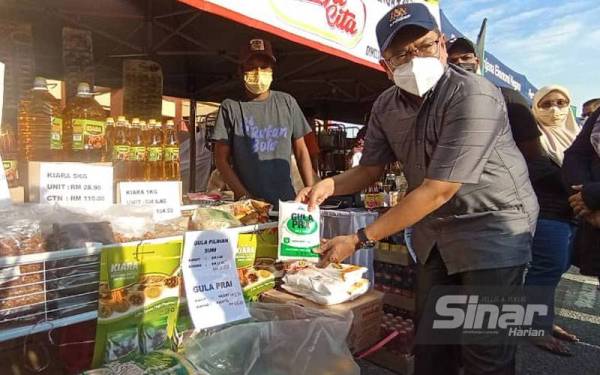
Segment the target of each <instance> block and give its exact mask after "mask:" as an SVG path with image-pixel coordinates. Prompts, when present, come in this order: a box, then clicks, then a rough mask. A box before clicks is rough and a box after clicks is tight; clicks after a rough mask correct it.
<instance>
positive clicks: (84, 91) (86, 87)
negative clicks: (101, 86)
mask: <svg viewBox="0 0 600 375" xmlns="http://www.w3.org/2000/svg"><path fill="white" fill-rule="evenodd" d="M92 95H93V94H92V89H91V87H90V84H89V83H86V82H81V83H80V84H79V85H78V86H77V96H83V97H90V96H92Z"/></svg>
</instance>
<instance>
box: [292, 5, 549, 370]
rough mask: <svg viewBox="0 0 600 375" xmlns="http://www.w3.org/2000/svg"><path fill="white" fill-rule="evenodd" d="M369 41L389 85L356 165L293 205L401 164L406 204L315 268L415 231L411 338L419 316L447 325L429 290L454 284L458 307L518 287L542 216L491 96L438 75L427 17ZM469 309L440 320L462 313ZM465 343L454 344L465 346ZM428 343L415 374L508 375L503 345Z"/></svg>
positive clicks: (381, 27)
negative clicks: (479, 295)
mask: <svg viewBox="0 0 600 375" xmlns="http://www.w3.org/2000/svg"><path fill="white" fill-rule="evenodd" d="M376 33H377V39H378V43H379V47H380V50H381V52H382V57H383V59H382V60H381V65H382V66H383V68H384V69H385V71H386V73H387V75H388V77H389V78H390V80H392V81H393V82H394V84H395V85H394V86H393V87H391V88H389V89H388V90H386V91H385V92H384V93H383V94H381V95H380V97H379V98H378V99H377V100H376V101H375V103H374V104H373V108H372V111H371V117H370V121H369V125H368V131H367V136H366V139H365V146H364V151H363V156H362V159H361V161H360V165H359V166H358V167H356V168H353V169H351V170H349V171H347V172H346V173H344V174H341V175H339V176H336V177H334V178H328V179H325V180H323V181H321V182H320V183H318V184H316V185H315V186H313V187H312V188H306V189H304V190H303V191H302V192H301V193H300V194H299V195H298V197H297V199H298V200H300V201H304V202H307V203H309V205H310V206H311V207H314V206H316V205H318V204H321V203H322V202H323V201H324V200H325V199H327V198H328V197H329V196H332V195H343V194H352V193H355V192H357V191H360V190H361V189H363V188H365V187H367V186H370V185H371V184H372V183H373V182H375V181H377V180H378V179H380V178H381V175H382V173H383V172H384V168H385V166H386V165H387V164H390V163H392V162H395V161H399V162H401V163H402V165H403V166H404V174H405V176H406V179H407V181H408V185H409V190H408V194H407V195H406V197H405V198H404V199H403V200H402V201H400V203H399V204H398V205H397V206H395V207H393V208H391V209H390V210H389V211H388V212H387V213H386V214H385V215H383V216H381V217H380V218H379V219H378V220H377V221H376V222H374V223H373V224H371V225H369V226H367V227H366V228H363V229H361V230H359V231H358V232H357V233H356V234H353V235H348V236H340V237H336V238H333V239H331V240H328V241H324V242H323V245H322V247H321V250H320V251H321V262H322V264H327V263H329V262H339V261H342V260H344V259H345V258H347V257H348V256H350V255H351V254H352V253H353V252H354V251H355V250H356V249H360V248H364V247H368V246H369V245H372V244H373V242H374V241H379V240H381V239H384V238H386V237H388V236H390V235H392V234H395V233H398V232H400V231H402V230H404V229H405V228H407V227H411V226H412V227H413V231H412V247H413V248H414V250H415V251H416V253H417V258H418V265H417V267H418V276H417V318H418V319H419V327H418V328H419V335H418V336H419V337H422V336H421V333H422V332H425V336H427V332H429V333H430V334H431V335H432V336H434V335H435V333H436V332H435V331H436V328H434V326H435V324H433V321H430V320H428V319H425V318H424V317H426V315H427V314H429V317H431V315H434V313H435V314H438V315H444V314H441V312H440V311H439V310H438V309H437V306H438V305H437V303H436V301H433V303H434V305H435V308H433V307H431V308H430V309H426V306H427V304H426V303H427V302H428V303H431V301H428V297H429V293H430V292H433V291H434V290H435V289H436V287H439V286H448V285H456V286H458V288H459V289H460V290H461V291H462V292H461V294H463V295H462V297H465V296H466V295H469V294H473V293H474V292H475V293H476V292H477V291H476V289H477V287H479V286H490V287H498V288H503V290H505V291H509V292H515V291H516V290H517V289H518V288H520V286H521V285H522V280H523V272H524V270H525V265H526V264H527V262H528V261H529V260H530V258H531V251H530V244H531V240H532V234H533V232H534V229H535V223H536V220H537V215H538V209H539V208H538V205H537V200H536V197H535V195H534V192H533V189H532V187H531V183H530V181H529V178H528V174H527V166H526V164H525V160H524V159H523V156H522V155H521V153H520V152H519V150H518V149H517V147H516V145H515V142H514V140H513V138H512V135H511V132H510V127H509V124H508V120H507V116H506V107H505V105H504V101H503V99H502V96H501V94H500V91H499V90H498V89H497V88H496V87H494V86H493V85H492V84H491V83H490V82H488V81H487V80H486V79H484V78H482V77H479V76H477V75H474V74H471V73H467V72H466V71H465V70H463V69H460V68H457V67H455V66H449V65H448V64H447V57H448V55H447V52H446V43H445V36H444V35H442V33H441V32H440V31H439V28H438V25H437V23H436V21H435V19H434V18H433V16H432V15H431V13H430V12H429V10H428V9H427V7H426V6H425V5H423V4H421V3H411V4H405V5H400V6H397V7H395V8H394V9H392V10H391V11H390V12H388V13H387V14H386V15H385V16H384V17H383V18H382V19H381V20H380V21H379V23H378V24H377V29H376ZM462 297H461V298H462ZM439 301H440V299H438V300H437V302H439ZM469 301H470V300H469ZM466 305H467V304H466V302H465V303H464V304H463V305H458V306H456V307H457V309H449V310H445V311H450V310H452V311H453V312H456V310H459V311H458V314H459V315H460V313H465V314H466V312H465V310H466ZM430 306H432V305H430ZM446 307H447V306H446ZM459 308H460V309H459ZM442 312H443V311H442ZM465 316H466V315H462V317H463V320H464V317H465ZM444 317H445V318H446V319H448V316H444ZM459 318H460V317H459ZM458 320H460V319H458ZM436 323H438V322H437V321H436ZM442 323H443V322H442ZM459 323H460V322H459ZM459 328H461V327H459ZM462 328H465V325H462ZM462 332H463V334H462V337H460V338H457V339H456V340H454V341H452V342H453V343H455V344H462V343H465V342H466V341H465V335H464V332H465V331H462ZM471 337H473V336H471ZM486 337H489V335H488V336H486ZM447 343H448V342H443V344H447ZM429 344H432V345H429ZM433 344H442V342H440V341H433V342H424V341H423V340H421V341H419V340H417V347H416V348H415V354H416V363H415V372H416V374H419V375H420V374H458V373H459V371H460V365H461V364H462V366H463V367H464V373H465V374H514V373H515V348H516V347H515V346H514V345H508V344H507V343H506V342H505V341H503V340H498V341H496V343H493V342H482V340H481V339H477V338H475V339H473V340H471V341H468V343H467V344H463V345H461V346H456V345H454V346H452V345H433ZM457 349H459V350H457Z"/></svg>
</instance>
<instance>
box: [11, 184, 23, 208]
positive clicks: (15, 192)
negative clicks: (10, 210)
mask: <svg viewBox="0 0 600 375" xmlns="http://www.w3.org/2000/svg"><path fill="white" fill-rule="evenodd" d="M9 191H10V199H11V201H12V202H13V203H16V204H18V203H24V202H25V188H24V187H23V186H17V187H14V188H10V189H9Z"/></svg>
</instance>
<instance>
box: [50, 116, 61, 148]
mask: <svg viewBox="0 0 600 375" xmlns="http://www.w3.org/2000/svg"><path fill="white" fill-rule="evenodd" d="M50 149H51V150H62V149H63V119H62V118H60V117H54V116H53V117H52V128H51V130H50Z"/></svg>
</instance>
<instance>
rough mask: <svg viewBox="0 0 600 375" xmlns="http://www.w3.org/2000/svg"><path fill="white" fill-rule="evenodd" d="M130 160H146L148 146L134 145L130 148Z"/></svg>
mask: <svg viewBox="0 0 600 375" xmlns="http://www.w3.org/2000/svg"><path fill="white" fill-rule="evenodd" d="M129 160H132V161H144V160H146V147H145V146H132V147H131V148H130V149H129Z"/></svg>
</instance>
